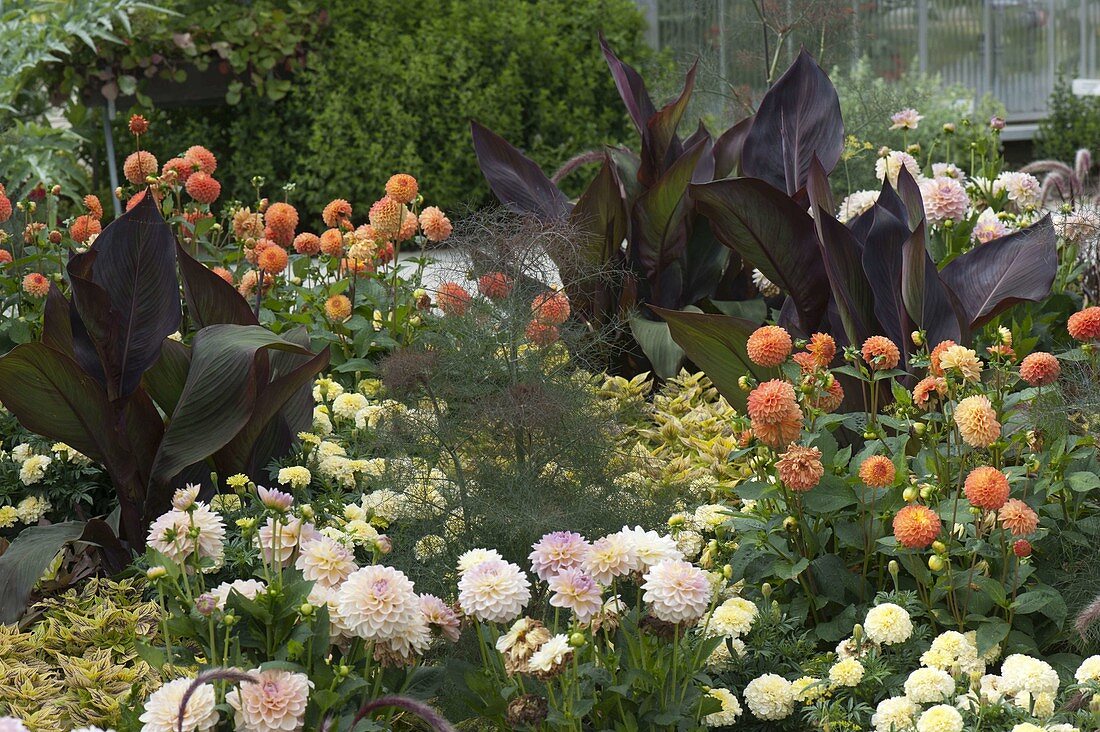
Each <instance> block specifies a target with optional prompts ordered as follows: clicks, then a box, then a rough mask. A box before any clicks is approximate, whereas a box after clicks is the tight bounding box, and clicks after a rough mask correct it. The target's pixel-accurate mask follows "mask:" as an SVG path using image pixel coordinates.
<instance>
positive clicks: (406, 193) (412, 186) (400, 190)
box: [386, 173, 419, 203]
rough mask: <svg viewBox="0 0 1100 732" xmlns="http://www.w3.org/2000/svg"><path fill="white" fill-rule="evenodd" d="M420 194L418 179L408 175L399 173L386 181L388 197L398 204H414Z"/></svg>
mask: <svg viewBox="0 0 1100 732" xmlns="http://www.w3.org/2000/svg"><path fill="white" fill-rule="evenodd" d="M418 192H419V186H418V185H417V182H416V178H414V177H412V176H411V175H409V174H408V173H397V174H395V175H392V176H390V179H389V180H388V181H386V195H387V196H389V197H390V198H392V199H393V200H395V201H397V202H398V203H412V202H413V201H415V200H416V194H417V193H418Z"/></svg>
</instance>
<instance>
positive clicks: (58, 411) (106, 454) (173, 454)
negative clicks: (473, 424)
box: [0, 194, 329, 620]
mask: <svg viewBox="0 0 1100 732" xmlns="http://www.w3.org/2000/svg"><path fill="white" fill-rule="evenodd" d="M177 265H178V276H179V282H181V283H182V288H183V294H184V302H185V304H186V315H187V322H188V324H189V326H190V327H187V328H182V327H181V323H182V322H183V317H184V307H182V306H181V302H180V295H179V292H180V285H179V284H178V283H177ZM67 274H68V280H69V284H70V287H71V292H72V294H71V301H70V300H67V299H66V298H65V296H64V295H63V294H62V293H61V291H60V290H59V289H58V288H57V287H56V286H54V285H51V287H50V293H49V295H48V297H47V301H46V305H45V313H44V319H43V332H42V339H41V341H39V342H34V343H24V344H21V345H19V346H16V347H15V348H14V349H13V350H12V351H11V352H9V353H8V354H6V355H4V356H3V357H0V401H2V402H3V404H4V406H5V407H6V408H7V409H8V410H9V411H11V412H12V414H14V415H15V417H16V418H17V419H18V420H19V422H20V423H21V424H22V425H23V426H24V427H26V428H27V429H28V430H31V431H32V432H35V433H37V434H40V435H43V436H45V437H48V438H50V439H54V440H58V441H60V442H64V443H66V444H68V445H71V446H72V447H73V448H74V449H76V450H78V451H80V452H81V453H83V454H85V455H87V456H88V457H89V458H91V459H92V460H94V461H96V462H98V463H100V464H102V465H103V466H104V468H105V470H106V472H107V473H108V475H109V476H110V478H111V481H112V483H113V484H114V487H115V491H116V494H117V499H118V517H117V526H114V527H111V528H113V529H114V530H115V531H117V538H116V537H115V536H114V535H113V534H112V531H111V530H110V529H109V528H108V526H107V525H106V524H105V523H104V522H102V521H93V522H88V524H86V525H85V524H80V523H76V522H73V523H70V524H59V525H55V526H49V527H34V528H32V529H28V530H27V531H25V532H24V534H23V535H21V536H20V537H19V538H18V539H17V540H16V541H15V542H14V543H13V546H12V548H11V549H9V550H8V552H7V553H6V554H5V555H4V556H3V557H0V578H3V579H6V580H9V581H12V582H15V580H14V579H13V577H15V576H17V575H18V576H19V577H20V578H21V579H20V581H19V582H17V583H16V584H18V585H19V587H18V588H17V589H16V592H15V593H13V594H12V597H13V598H14V601H12V599H11V598H5V604H4V606H3V608H0V609H2V611H3V614H4V615H10V614H11V612H12V611H13V610H12V608H13V607H14V606H15V605H19V606H21V605H22V602H23V601H25V599H26V596H27V593H28V592H29V588H30V586H31V584H33V582H34V581H35V580H36V579H37V577H38V576H39V575H40V574H41V571H39V572H37V573H35V572H34V571H33V568H34V566H36V562H39V563H40V562H49V560H50V559H52V557H53V556H54V554H56V552H57V549H58V547H59V546H60V545H61V544H63V543H65V542H68V541H73V540H77V539H79V540H81V541H85V542H89V543H95V544H99V545H101V546H104V547H109V548H110V550H109V552H108V553H109V554H110V555H111V556H113V557H114V558H115V560H116V563H118V560H121V561H122V562H124V561H125V560H126V557H127V554H128V551H127V550H128V549H139V548H141V547H142V546H144V543H145V530H146V527H147V526H148V524H149V523H150V522H151V521H152V520H153V519H155V518H156V517H157V516H159V515H161V514H162V513H163V512H164V511H165V510H166V509H167V508H168V507H169V503H170V500H171V496H172V493H173V491H174V490H175V489H176V488H177V487H179V486H180V485H181V484H183V483H185V482H190V483H200V482H203V481H204V480H206V481H207V482H208V481H209V476H210V472H211V469H213V470H215V471H217V472H219V473H221V474H225V475H228V474H233V473H247V474H250V475H253V476H257V475H259V471H261V470H262V469H264V468H265V467H266V466H267V465H268V463H269V462H270V461H271V459H272V458H273V457H277V456H279V455H281V454H282V453H283V452H285V451H286V450H287V449H289V446H290V441H291V438H292V436H293V435H294V434H295V432H297V431H298V430H300V429H303V428H305V427H307V426H308V425H309V423H310V420H311V407H312V404H311V400H310V394H309V391H308V388H309V387H308V385H309V383H310V381H311V380H312V378H313V377H314V376H315V375H316V374H317V373H318V372H320V371H321V370H322V369H323V368H324V367H325V366H326V365H327V364H328V359H329V351H328V349H324V350H322V351H321V352H320V353H318V354H313V353H311V352H310V350H309V348H308V346H309V339H308V337H307V336H306V335H305V333H304V331H291V332H289V333H287V334H284V335H283V336H277V335H275V334H273V333H272V332H270V331H268V330H267V329H265V328H263V327H261V326H260V325H259V323H258V322H257V320H256V319H255V316H254V315H253V313H252V310H251V309H250V308H249V306H248V303H247V302H245V300H244V298H242V297H241V296H240V295H239V294H238V293H237V291H236V290H235V289H233V287H232V286H231V285H229V284H227V283H226V282H225V281H223V280H222V279H221V278H220V277H218V276H217V275H216V274H214V273H213V272H212V271H211V270H209V269H208V268H207V267H205V266H204V265H202V264H200V263H199V262H197V261H196V260H195V259H193V258H192V257H191V256H190V255H188V254H187V253H186V252H185V251H184V250H183V249H182V248H181V247H180V245H179V244H178V242H177V240H176V238H175V236H174V235H173V233H172V230H171V228H170V227H169V225H168V224H167V223H166V222H165V220H164V218H163V216H162V215H161V212H160V209H159V206H158V204H157V203H156V201H155V198H154V196H152V195H149V194H146V195H145V196H144V197H143V198H142V200H141V201H140V202H139V203H138V204H137V205H136V206H134V207H133V208H132V210H130V211H129V212H127V213H125V214H123V215H122V216H120V217H119V218H118V219H116V220H115V221H114V222H112V223H111V224H110V225H109V226H107V227H106V228H105V229H104V230H103V232H102V234H100V235H99V237H97V238H96V240H95V243H94V244H93V245H92V246H91V247H90V248H89V249H88V250H87V251H85V252H83V253H78V254H75V255H73V256H72V257H71V258H70V260H69V263H68V266H67ZM179 330H185V331H193V334H192V335H191V337H190V339H189V340H190V345H185V344H184V343H183V342H182V339H180V340H174V339H172V338H171V337H170V336H172V335H173V334H175V333H176V332H177V331H179ZM58 527H64V528H58ZM35 533H37V534H38V537H37V538H35V536H34V534H35ZM20 545H22V547H21V546H20ZM20 557H22V560H20ZM21 561H24V562H26V564H25V565H24V566H23V567H22V568H20V566H19V565H20V562H21ZM43 567H44V565H43ZM16 612H17V610H16ZM2 619H4V618H0V620H2ZM7 619H10V618H7Z"/></svg>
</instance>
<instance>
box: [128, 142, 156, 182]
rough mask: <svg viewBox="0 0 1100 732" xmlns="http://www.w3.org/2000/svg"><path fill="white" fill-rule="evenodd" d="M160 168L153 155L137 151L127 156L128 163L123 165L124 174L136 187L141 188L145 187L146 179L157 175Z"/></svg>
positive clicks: (145, 151)
mask: <svg viewBox="0 0 1100 732" xmlns="http://www.w3.org/2000/svg"><path fill="white" fill-rule="evenodd" d="M159 167H160V166H159V164H158V163H157V159H156V158H155V157H153V153H151V152H149V151H147V150H137V151H136V152H132V153H130V154H129V155H127V156H126V161H125V162H124V163H123V164H122V174H123V175H125V176H126V180H128V181H130V182H131V183H133V184H134V185H135V186H141V185H145V179H146V178H148V177H149V176H151V175H156V173H157V168H159Z"/></svg>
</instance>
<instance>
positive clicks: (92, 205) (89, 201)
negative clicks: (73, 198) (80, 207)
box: [83, 193, 103, 221]
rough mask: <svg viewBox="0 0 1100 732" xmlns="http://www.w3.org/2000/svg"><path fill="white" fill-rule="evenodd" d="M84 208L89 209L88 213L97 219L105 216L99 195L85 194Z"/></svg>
mask: <svg viewBox="0 0 1100 732" xmlns="http://www.w3.org/2000/svg"><path fill="white" fill-rule="evenodd" d="M83 203H84V208H85V209H86V210H87V211H88V215H89V216H91V217H92V218H93V219H95V220H96V221H99V220H100V219H102V218H103V204H102V203H100V202H99V197H98V196H95V195H93V194H91V193H89V194H88V195H86V196H84V200H83Z"/></svg>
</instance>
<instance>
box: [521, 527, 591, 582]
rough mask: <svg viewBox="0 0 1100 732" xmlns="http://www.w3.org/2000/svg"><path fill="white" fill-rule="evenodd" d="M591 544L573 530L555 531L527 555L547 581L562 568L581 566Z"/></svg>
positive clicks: (538, 572)
mask: <svg viewBox="0 0 1100 732" xmlns="http://www.w3.org/2000/svg"><path fill="white" fill-rule="evenodd" d="M590 546H591V544H589V543H588V541H587V540H586V539H585V538H584V537H583V536H581V535H580V534H575V533H573V532H572V531H555V532H552V533H550V534H547V535H546V536H544V537H542V538H541V539H539V540H538V541H537V542H535V544H534V545H533V546H532V547H531V549H532V551H531V554H530V555H529V556H528V557H527V558H528V559H529V560H530V561H531V569H533V570H534V572H535V574H536V575H538V578H539V579H540V580H542V581H543V582H545V581H546V580H548V579H550V578H551V577H553V576H554V575H556V574H558V573H559V572H561V571H562V570H565V569H571V568H573V567H579V566H581V564H583V563H584V555H585V554H586V553H587V552H588V549H589V547H590Z"/></svg>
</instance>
